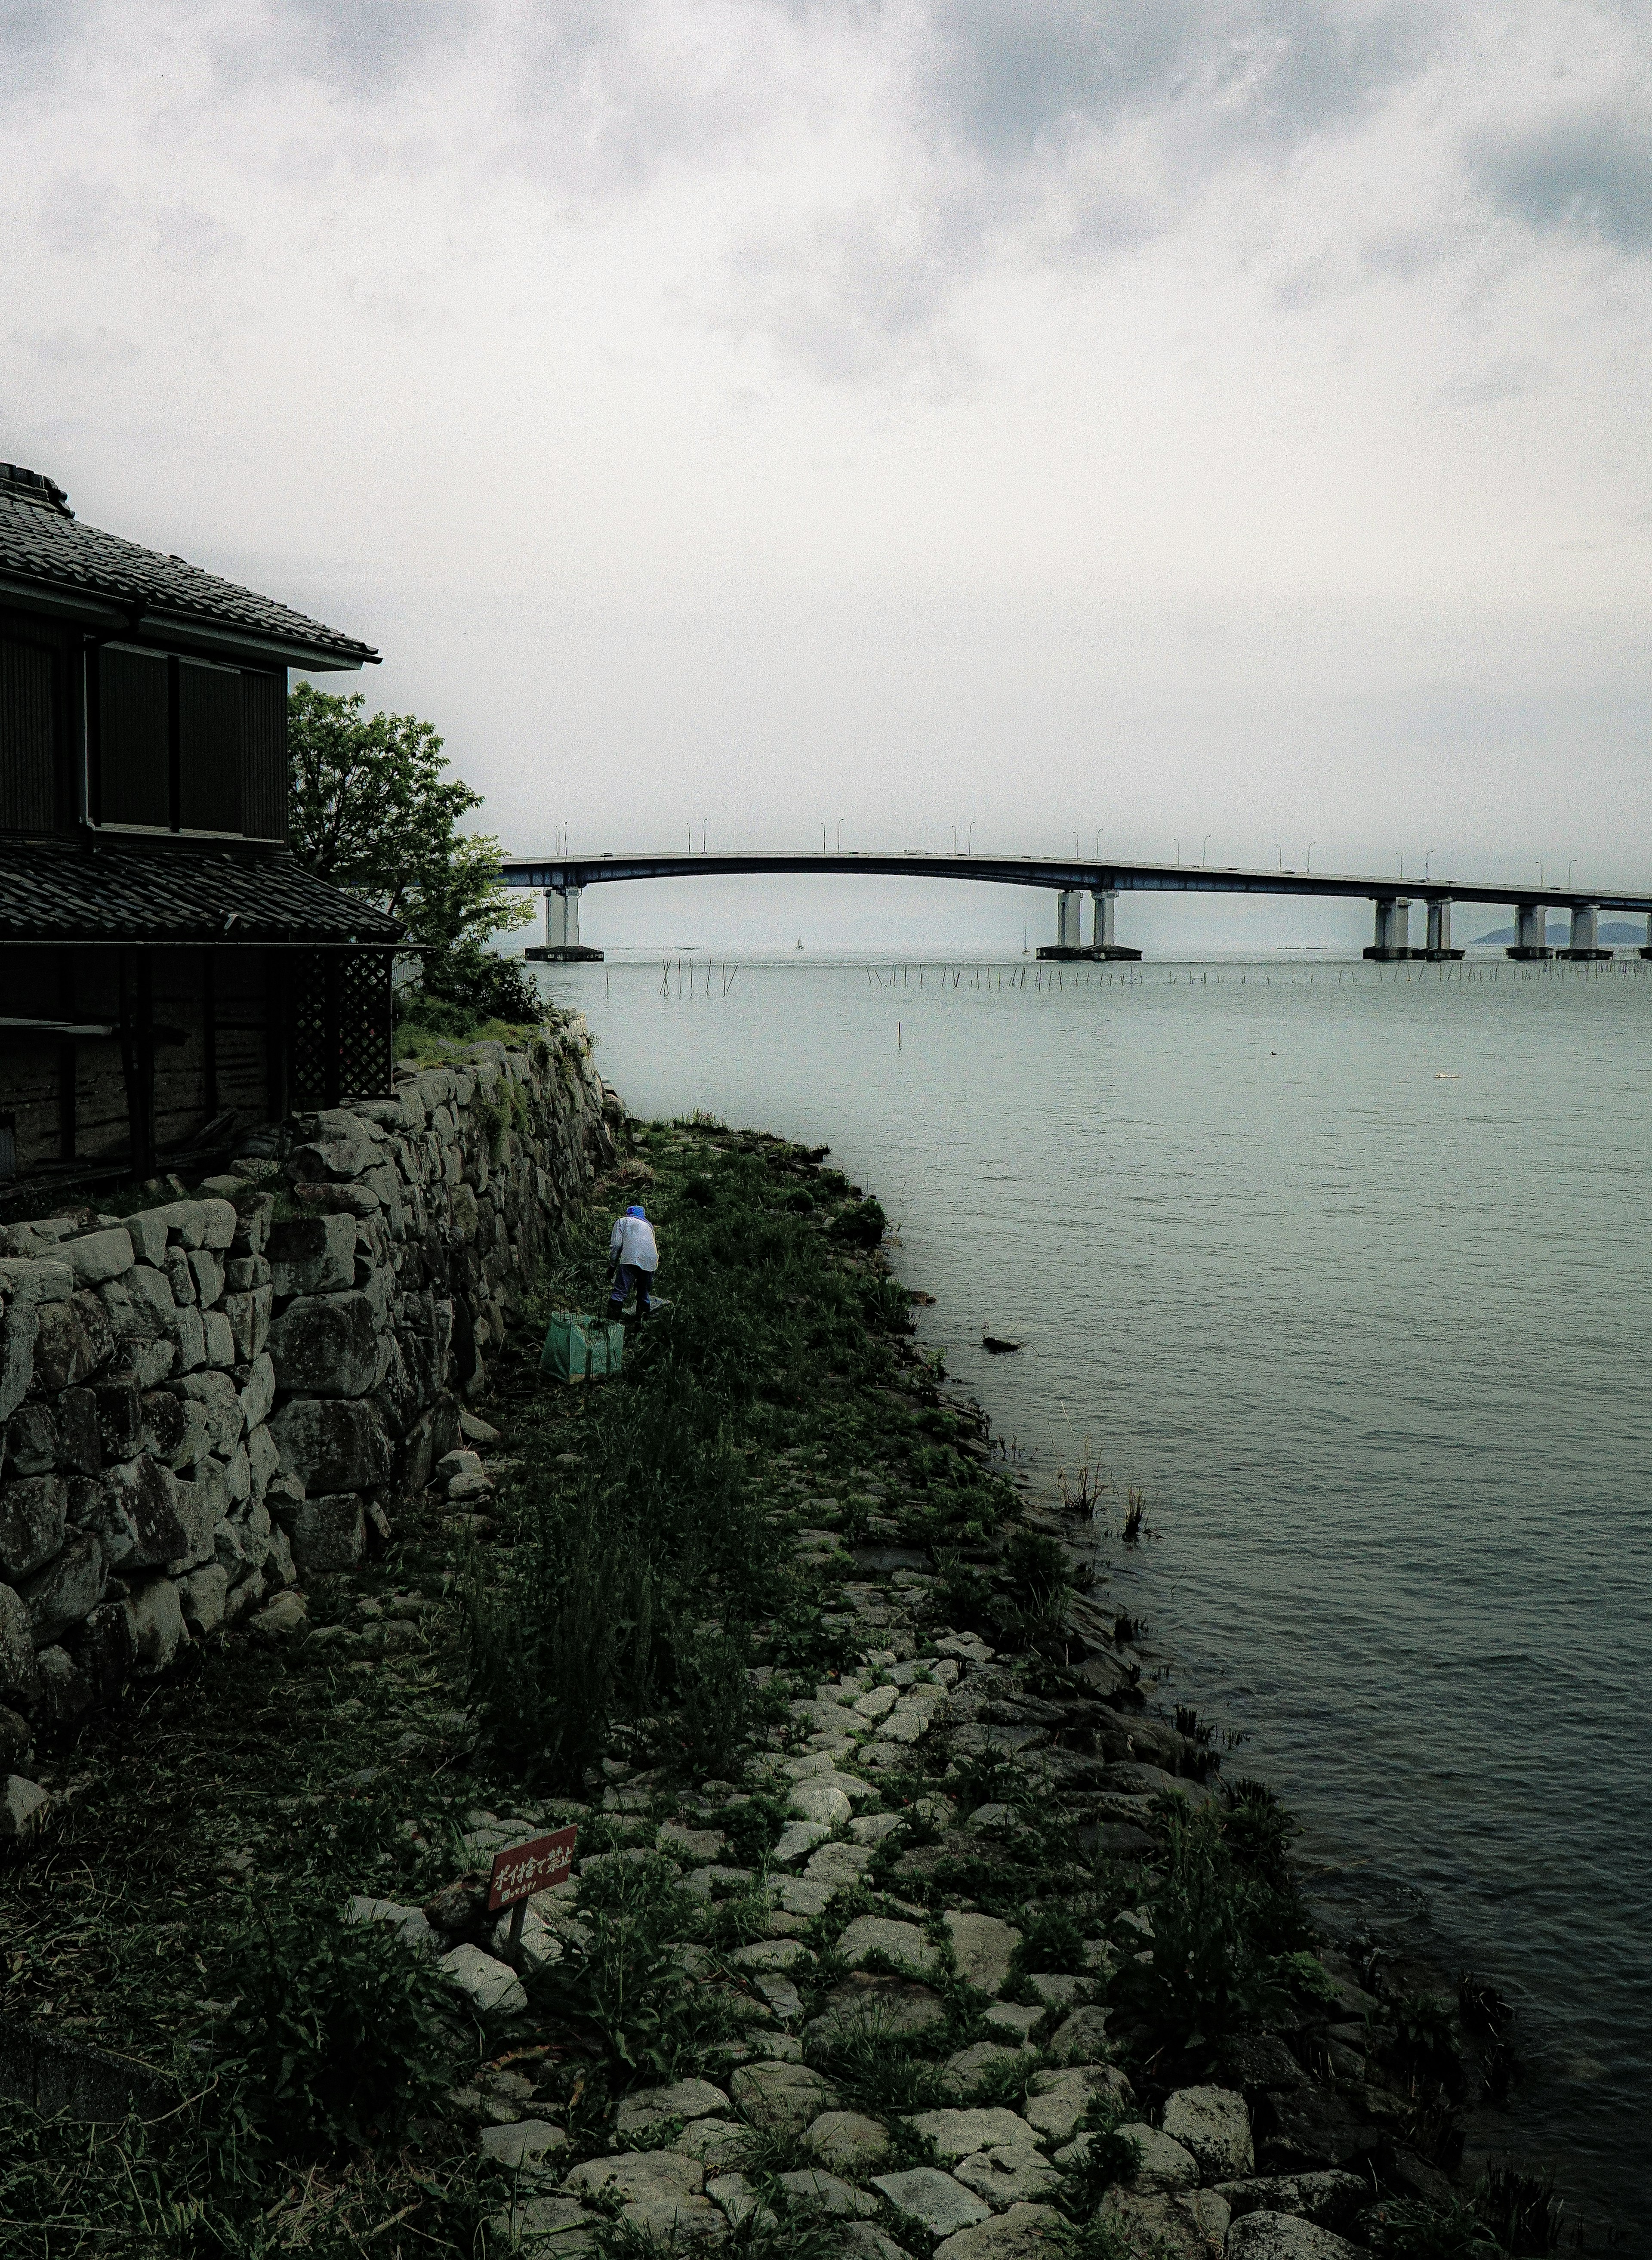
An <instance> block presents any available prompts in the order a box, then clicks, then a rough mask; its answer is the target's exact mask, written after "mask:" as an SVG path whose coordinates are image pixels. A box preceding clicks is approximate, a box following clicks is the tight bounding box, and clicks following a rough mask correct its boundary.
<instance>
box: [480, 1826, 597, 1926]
mask: <svg viewBox="0 0 1652 2260" xmlns="http://www.w3.org/2000/svg"><path fill="white" fill-rule="evenodd" d="M578 1834H579V1831H578V1829H577V1828H559V1829H558V1830H557V1831H556V1833H555V1834H554V1836H533V1837H530V1838H529V1840H528V1842H526V1844H512V1845H511V1847H510V1849H508V1850H507V1851H504V1852H496V1853H495V1854H494V1856H493V1873H492V1874H491V1875H490V1877H489V1878H488V1913H490V1914H497V1913H498V1912H499V1910H500V1908H501V1907H508V1906H515V1905H516V1903H517V1901H518V1899H532V1898H533V1894H534V1892H547V1891H549V1890H550V1889H551V1888H552V1886H553V1885H556V1884H565V1883H566V1882H567V1881H568V1878H569V1871H570V1870H571V1869H572V1867H573V1864H574V1842H575V1839H576V1837H577V1836H578Z"/></svg>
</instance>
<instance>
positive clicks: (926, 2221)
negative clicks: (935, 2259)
mask: <svg viewBox="0 0 1652 2260" xmlns="http://www.w3.org/2000/svg"><path fill="white" fill-rule="evenodd" d="M872 2187H873V2188H874V2189H875V2190H881V2191H882V2192H883V2195H884V2196H885V2197H886V2198H887V2199H889V2202H890V2208H891V2210H892V2211H893V2212H895V2213H896V2214H898V2215H899V2216H900V2217H901V2219H902V2220H904V2221H915V2222H916V2223H917V2225H918V2226H919V2228H922V2229H924V2230H926V2232H927V2233H928V2235H931V2236H944V2237H947V2238H948V2239H950V2238H952V2237H953V2236H954V2235H956V2233H957V2232H958V2231H959V2230H960V2229H965V2228H974V2227H975V2226H976V2223H977V2222H979V2221H987V2220H990V2218H991V2207H990V2206H989V2205H988V2204H987V2202H986V2200H985V2199H983V2198H978V2197H977V2196H976V2193H975V2192H974V2191H973V2190H967V2189H965V2187H964V2185H963V2184H962V2182H955V2181H954V2179H953V2178H952V2176H951V2175H950V2174H943V2173H940V2172H939V2171H937V2170H936V2169H935V2168H934V2167H933V2166H914V2167H912V2169H911V2170H910V2171H908V2172H906V2173H903V2174H874V2175H873V2177H872Z"/></svg>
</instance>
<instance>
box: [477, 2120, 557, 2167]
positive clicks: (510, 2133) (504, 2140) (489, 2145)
mask: <svg viewBox="0 0 1652 2260" xmlns="http://www.w3.org/2000/svg"><path fill="white" fill-rule="evenodd" d="M567 2148H568V2136H567V2135H566V2133H565V2132H564V2131H563V2129H562V2128H561V2127H555V2126H553V2125H552V2123H551V2121H549V2120H548V2119H518V2120H517V2121H516V2122H515V2123H514V2125H512V2126H509V2127H484V2128H483V2130H482V2155H483V2157H484V2158H491V2159H492V2161H493V2163H494V2164H495V2165H497V2166H509V2167H511V2168H512V2169H518V2170H519V2169H532V2168H533V2167H535V2166H539V2165H541V2164H543V2163H546V2162H547V2161H548V2160H550V2159H553V2158H554V2157H555V2156H556V2154H557V2152H558V2151H559V2150H565V2149H567Z"/></svg>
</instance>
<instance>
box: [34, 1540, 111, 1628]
mask: <svg viewBox="0 0 1652 2260" xmlns="http://www.w3.org/2000/svg"><path fill="white" fill-rule="evenodd" d="M105 1579H106V1572H105V1570H104V1549H103V1548H102V1546H101V1545H100V1544H99V1542H98V1541H97V1539H96V1538H95V1537H94V1536H93V1535H92V1534H91V1533H90V1532H89V1531H76V1532H75V1534H73V1536H71V1537H70V1538H68V1540H67V1541H65V1543H64V1546H63V1548H62V1551H61V1553H60V1554H59V1555H58V1556H57V1557H56V1559H55V1560H54V1561H52V1562H49V1563H47V1564H46V1568H45V1569H44V1570H37V1571H36V1572H35V1574H34V1576H33V1577H30V1578H27V1579H25V1582H24V1583H23V1584H20V1585H19V1586H18V1592H19V1593H20V1594H21V1595H22V1597H23V1602H24V1606H25V1608H26V1609H27V1610H28V1612H29V1620H30V1623H31V1624H32V1627H33V1632H34V1642H35V1646H36V1647H37V1648H40V1647H44V1646H45V1645H46V1642H47V1641H51V1640H54V1639H55V1637H56V1636H57V1634H59V1633H61V1632H62V1631H64V1630H65V1629H66V1628H67V1627H68V1626H69V1625H72V1624H78V1623H79V1622H80V1620H81V1619H82V1617H87V1616H89V1615H90V1614H91V1613H92V1611H93V1610H94V1609H95V1608H96V1607H97V1604H98V1603H99V1601H101V1600H102V1599H103V1598H104V1583H105Z"/></svg>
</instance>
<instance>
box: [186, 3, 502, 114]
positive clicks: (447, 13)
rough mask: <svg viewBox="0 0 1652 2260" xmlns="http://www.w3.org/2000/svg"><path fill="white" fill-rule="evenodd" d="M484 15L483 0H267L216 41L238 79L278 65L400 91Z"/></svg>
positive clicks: (357, 88)
mask: <svg viewBox="0 0 1652 2260" xmlns="http://www.w3.org/2000/svg"><path fill="white" fill-rule="evenodd" d="M238 14H239V11H238ZM484 21H485V18H484V17H483V11H482V8H481V6H480V4H479V0H347V5H342V6H341V5H340V0H267V4H266V6H265V8H264V10H263V11H262V15H261V18H253V17H251V16H250V15H249V16H247V17H242V18H240V20H239V21H238V22H237V23H236V24H235V26H234V28H233V29H226V30H225V31H223V32H219V33H218V35H217V36H216V37H215V38H214V39H213V42H212V46H213V52H214V58H215V61H216V62H217V65H218V71H219V75H220V76H221V77H222V78H223V80H224V81H225V82H226V83H229V84H232V85H233V84H240V83H244V82H246V81H247V79H249V78H253V77H256V76H258V75H264V76H268V75H269V73H270V72H271V70H272V69H278V70H280V71H281V72H282V73H283V74H286V75H295V76H302V77H306V78H315V79H321V80H325V81H327V82H330V83H331V84H333V85H334V86H336V87H339V88H340V89H345V90H347V91H348V92H350V93H353V94H356V95H365V96H369V97H370V96H375V95H380V94H385V95H389V94H394V93H395V92H396V91H397V89H398V88H399V87H400V86H401V85H402V84H403V83H404V82H405V81H406V80H407V79H408V78H409V77H410V76H411V74H412V73H413V72H414V71H415V70H416V69H418V68H420V67H421V66H424V65H426V64H429V63H431V62H432V61H433V59H434V58H435V56H436V55H437V54H439V53H440V51H442V50H443V49H445V48H448V47H451V46H454V45H455V44H458V43H460V42H462V41H463V40H464V39H466V38H467V36H468V35H470V34H473V33H475V32H476V31H478V30H479V29H480V28H481V27H482V26H483V23H484Z"/></svg>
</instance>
